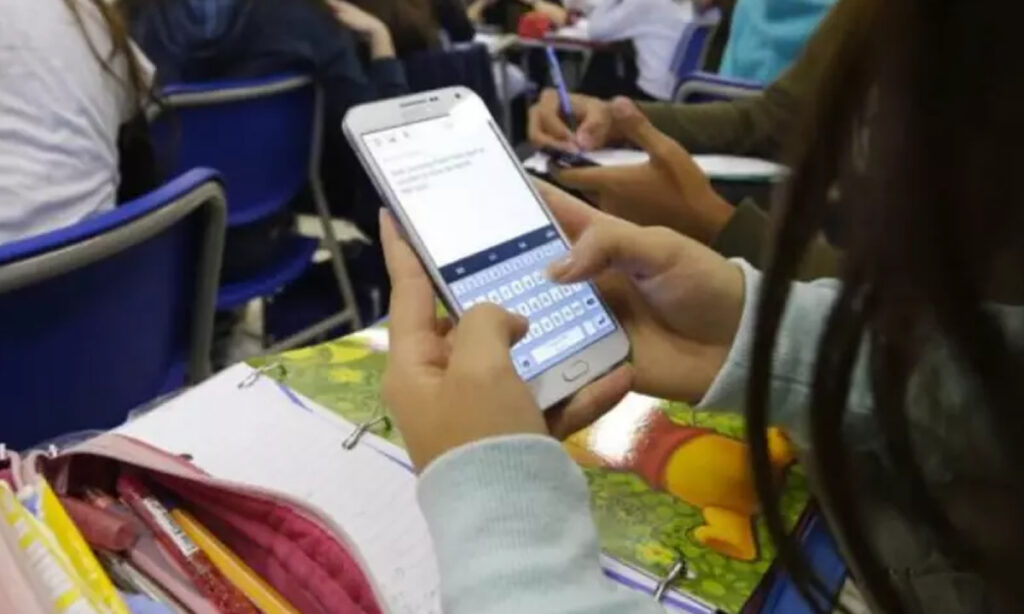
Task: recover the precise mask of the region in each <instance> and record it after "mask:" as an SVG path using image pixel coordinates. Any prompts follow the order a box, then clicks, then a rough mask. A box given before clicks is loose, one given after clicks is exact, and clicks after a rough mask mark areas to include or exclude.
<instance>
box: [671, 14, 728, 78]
mask: <svg viewBox="0 0 1024 614" xmlns="http://www.w3.org/2000/svg"><path fill="white" fill-rule="evenodd" d="M721 18H722V14H721V11H719V10H718V9H711V10H709V11H707V12H706V13H704V14H703V15H701V16H699V17H698V18H697V19H696V20H694V21H691V22H689V23H687V24H686V27H685V28H683V32H682V34H680V36H679V43H678V44H677V45H676V50H675V53H674V54H673V56H672V74H674V75H675V76H676V79H682V78H683V77H685V76H686V75H688V74H690V73H692V72H696V71H698V70H701V69H703V68H704V57H705V56H706V55H707V48H708V41H710V40H711V36H712V35H713V34H714V33H715V29H716V28H718V24H719V22H720V21H721Z"/></svg>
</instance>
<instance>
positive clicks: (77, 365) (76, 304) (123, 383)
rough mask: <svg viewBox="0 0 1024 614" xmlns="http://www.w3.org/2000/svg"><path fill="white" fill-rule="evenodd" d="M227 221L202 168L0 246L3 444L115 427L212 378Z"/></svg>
mask: <svg viewBox="0 0 1024 614" xmlns="http://www.w3.org/2000/svg"><path fill="white" fill-rule="evenodd" d="M225 212H226V204H225V201H224V193H223V190H222V189H221V186H220V183H219V178H218V176H217V174H216V173H215V172H213V171H210V170H201V169H200V170H195V171H192V172H190V173H187V174H185V175H183V176H181V177H179V178H177V179H175V180H173V181H171V182H170V183H168V184H166V185H164V186H163V187H161V188H159V189H157V190H155V191H153V192H152V193H150V194H147V195H146V196H143V197H142V198H139V199H137V200H135V201H132V202H130V203H127V204H124V205H122V206H121V207H119V208H117V209H114V210H113V211H110V212H107V213H104V214H101V215H97V216H95V217H91V218H88V219H86V220H84V221H82V222H79V223H78V224H75V225H74V226H70V227H67V228H62V229H60V230H56V231H53V232H49V233H47V234H44V235H40V236H37V237H32V238H29V239H25V240H22V241H16V242H14V243H9V244H6V245H3V246H0V328H2V330H3V332H2V333H0V338H2V339H3V341H2V343H0V408H2V410H3V414H2V415H0V441H4V442H6V443H7V444H8V445H10V446H12V447H16V448H25V447H28V446H31V445H34V444H36V443H38V442H40V441H42V440H44V439H48V438H50V437H54V436H56V435H59V434H61V433H66V432H69V431H77V430H84V429H104V428H110V427H112V426H115V425H117V424H119V423H121V422H123V421H124V419H125V416H126V415H127V413H128V412H129V411H130V410H131V409H132V408H134V407H137V406H138V405H140V404H143V403H146V402H147V401H150V400H152V399H154V398H156V397H158V396H160V395H162V394H165V393H168V392H172V391H174V390H177V389H179V388H181V387H182V386H184V385H186V384H191V383H197V382H199V381H201V380H203V379H204V378H205V377H207V376H208V375H209V373H210V358H209V356H210V343H211V337H212V331H213V314H214V303H215V299H216V291H217V282H218V272H219V270H220V260H221V252H222V250H223V241H224V220H225V215H226V213H225Z"/></svg>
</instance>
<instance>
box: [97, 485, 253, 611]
mask: <svg viewBox="0 0 1024 614" xmlns="http://www.w3.org/2000/svg"><path fill="white" fill-rule="evenodd" d="M117 492H118V494H119V495H121V498H123V499H124V502H125V503H126V504H128V506H129V507H131V508H132V509H133V510H134V511H135V513H137V514H138V515H139V516H140V517H141V518H142V521H143V522H145V523H146V526H148V527H149V529H150V530H151V531H153V533H154V535H155V536H156V540H157V543H158V544H160V546H161V547H163V548H164V549H165V551H166V552H167V553H168V555H170V556H171V557H172V558H174V560H175V561H177V562H178V563H179V564H180V565H181V566H182V568H183V569H184V570H185V572H186V573H187V574H188V576H189V579H191V580H192V582H193V583H195V585H196V588H198V589H199V591H200V592H201V593H202V594H203V595H204V596H205V597H206V598H207V599H209V600H210V602H211V603H213V605H214V606H215V607H216V608H217V610H218V611H220V612H222V613H223V614H259V610H257V609H256V608H255V607H254V606H253V605H252V604H251V603H250V602H249V600H248V599H246V597H245V595H243V594H242V593H241V591H239V590H238V589H237V588H235V587H234V585H232V584H231V583H230V582H228V581H227V579H226V578H224V576H223V575H222V574H221V573H220V572H219V571H218V570H217V568H216V567H214V565H213V563H212V562H211V561H210V558H209V557H208V556H206V554H205V553H204V552H203V551H202V550H200V549H199V547H198V546H196V544H195V542H193V541H192V540H191V539H189V537H188V535H186V534H185V532H184V531H183V530H182V529H181V527H180V526H179V525H178V523H177V522H175V521H174V519H173V518H171V515H170V513H169V512H168V511H167V508H165V507H164V505H163V504H162V503H160V501H159V500H158V499H157V498H156V497H155V496H154V495H153V493H152V492H150V490H149V489H148V488H147V487H146V485H145V484H143V483H142V480H141V479H139V477H138V476H136V475H132V474H130V473H122V474H121V475H120V476H118V478H117Z"/></svg>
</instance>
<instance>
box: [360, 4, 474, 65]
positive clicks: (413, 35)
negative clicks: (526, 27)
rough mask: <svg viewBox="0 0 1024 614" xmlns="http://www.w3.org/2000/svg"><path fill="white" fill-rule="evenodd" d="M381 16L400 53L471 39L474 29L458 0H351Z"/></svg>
mask: <svg viewBox="0 0 1024 614" xmlns="http://www.w3.org/2000/svg"><path fill="white" fill-rule="evenodd" d="M352 4H354V5H356V6H358V7H359V8H361V9H363V10H364V11H366V12H367V13H369V14H371V15H374V16H375V17H377V18H378V19H380V20H381V22H382V23H384V25H386V26H387V28H388V30H390V31H391V36H392V38H393V39H394V42H395V51H396V53H397V54H398V56H399V57H407V56H409V55H411V54H413V53H417V52H420V51H428V50H431V49H440V48H441V47H442V46H443V45H444V44H445V43H446V42H449V43H462V42H467V41H471V40H473V35H474V34H475V33H476V30H475V28H474V27H473V24H472V22H470V19H469V16H468V15H467V13H466V8H465V6H464V5H463V4H462V1H461V0H429V1H427V0H353V2H352Z"/></svg>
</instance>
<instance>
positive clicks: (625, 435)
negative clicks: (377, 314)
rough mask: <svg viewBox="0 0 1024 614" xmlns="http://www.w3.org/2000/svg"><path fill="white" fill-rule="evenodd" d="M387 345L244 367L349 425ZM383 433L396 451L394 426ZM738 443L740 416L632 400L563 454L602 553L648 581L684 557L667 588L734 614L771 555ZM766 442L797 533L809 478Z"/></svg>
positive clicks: (379, 370)
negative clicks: (681, 570)
mask: <svg viewBox="0 0 1024 614" xmlns="http://www.w3.org/2000/svg"><path fill="white" fill-rule="evenodd" d="M386 347H387V332H386V329H383V328H379V327H378V328H375V329H370V330H368V331H363V332H362V333H359V334H357V335H354V336H350V337H346V338H343V339H339V340H336V341H333V342H329V343H325V344H322V345H318V346H314V347H310V348H305V349H300V350H296V351H292V352H288V353H285V354H282V355H279V356H273V357H263V358H259V359H256V360H253V361H251V363H252V364H253V366H256V367H260V366H266V365H270V364H274V363H280V365H281V366H282V367H283V368H281V369H272V370H270V371H269V374H271V375H273V376H274V377H278V378H279V379H281V380H282V381H283V382H284V383H286V384H287V385H288V386H290V387H291V388H293V389H294V390H296V391H298V392H300V393H302V394H303V395H305V396H307V397H309V398H310V399H312V400H314V401H316V402H317V403H319V404H321V405H323V406H324V407H326V408H328V409H330V410H332V411H334V412H336V413H338V414H339V415H340V416H342V417H343V418H345V419H346V420H348V421H350V422H352V423H356V424H358V423H361V422H364V421H367V420H369V419H371V418H373V417H375V416H378V415H380V413H381V412H383V411H384V407H383V405H382V402H381V399H380V380H381V376H382V374H383V371H384V368H385V366H386V364H387V353H386ZM380 435H381V436H382V437H384V438H385V439H388V440H389V441H391V442H392V443H395V444H397V445H399V446H401V445H403V443H402V440H401V436H400V435H399V434H398V433H397V431H395V430H391V431H390V432H387V433H380ZM742 438H743V419H742V417H741V416H738V415H735V414H728V413H717V412H710V411H696V410H693V409H691V408H690V407H688V406H686V405H683V404H679V403H668V402H664V401H658V400H656V399H651V398H649V397H642V396H639V395H631V396H630V397H627V400H626V401H625V402H624V403H623V404H621V405H620V406H618V407H616V408H615V409H614V410H613V411H612V412H610V413H609V414H608V415H607V416H605V417H604V418H602V419H601V420H600V421H598V422H597V423H595V424H594V425H593V426H592V427H590V428H589V429H587V430H585V431H583V432H581V433H578V434H576V435H574V436H573V437H571V438H570V439H569V440H568V441H567V442H566V443H565V446H566V449H567V451H568V452H569V453H570V455H571V456H572V457H573V458H574V459H576V460H577V462H579V463H580V464H581V466H582V467H583V470H584V473H585V474H586V476H587V479H588V481H589V484H590V490H591V494H592V500H591V503H592V509H593V513H594V519H595V521H596V522H597V526H598V530H599V533H600V537H601V546H602V548H603V550H604V551H605V553H606V554H608V555H610V556H612V557H613V558H615V559H617V560H619V561H621V562H623V563H625V564H627V565H629V566H630V567H633V568H635V569H637V570H639V571H641V572H642V573H645V574H647V575H649V576H651V577H653V578H661V577H663V576H664V575H665V574H666V573H667V572H668V570H669V569H670V568H671V567H672V565H673V564H674V562H675V560H676V559H677V557H680V556H681V557H683V558H684V559H685V561H686V564H687V570H688V573H687V575H686V577H684V578H682V579H680V580H679V581H678V582H676V583H675V585H674V588H676V589H677V590H679V591H681V592H683V593H686V594H688V595H691V596H694V597H696V598H697V599H699V600H701V601H703V602H706V603H707V604H709V605H711V606H713V607H714V608H718V609H720V610H722V611H725V612H729V613H730V614H738V613H740V612H743V611H744V606H745V605H747V604H748V601H749V600H750V598H751V596H752V595H754V594H755V593H757V591H758V589H759V588H760V587H761V585H762V580H763V578H764V577H765V575H766V574H767V573H768V572H769V569H770V567H771V565H772V561H773V560H774V558H775V551H774V548H773V546H772V543H771V539H770V537H769V536H768V533H767V529H766V528H765V526H764V522H763V520H762V519H760V518H759V517H758V512H757V503H756V496H755V495H754V493H753V492H752V487H751V486H750V477H749V462H748V460H747V457H746V446H745V444H744V443H743V441H742ZM770 440H771V441H772V442H773V445H772V448H773V455H774V461H775V462H776V464H777V466H778V472H779V475H780V479H782V480H784V484H785V485H784V490H783V497H782V509H783V513H784V515H785V519H786V521H787V523H789V525H790V526H792V527H795V526H796V525H797V522H798V521H799V519H800V517H801V514H802V513H803V512H804V510H805V509H806V508H807V504H808V500H809V497H808V491H807V484H806V479H805V476H804V474H803V471H802V470H801V469H800V468H799V467H798V466H796V465H793V463H792V453H791V450H790V449H789V448H788V447H787V446H788V441H786V440H785V437H784V435H782V434H781V433H778V432H772V433H771V434H770Z"/></svg>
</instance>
